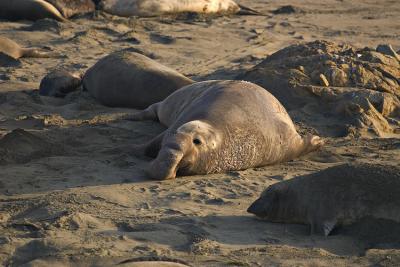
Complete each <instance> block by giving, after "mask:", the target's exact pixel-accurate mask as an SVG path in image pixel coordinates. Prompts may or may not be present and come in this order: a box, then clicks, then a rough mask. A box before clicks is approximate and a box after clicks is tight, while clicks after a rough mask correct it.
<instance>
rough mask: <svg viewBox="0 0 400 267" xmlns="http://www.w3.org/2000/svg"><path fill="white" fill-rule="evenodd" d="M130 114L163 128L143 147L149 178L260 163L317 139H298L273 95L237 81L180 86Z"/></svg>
mask: <svg viewBox="0 0 400 267" xmlns="http://www.w3.org/2000/svg"><path fill="white" fill-rule="evenodd" d="M131 119H133V120H143V119H153V120H159V121H160V122H161V123H162V124H164V125H165V126H167V127H169V128H168V129H167V130H166V131H165V132H164V133H162V134H161V135H159V136H158V137H156V138H155V139H154V140H152V141H151V142H150V143H149V144H147V145H146V146H145V153H146V154H147V155H150V156H151V155H153V156H155V155H157V158H156V159H155V160H154V161H153V162H152V163H151V164H150V167H149V168H148V174H149V176H151V177H152V178H155V179H170V178H175V176H176V174H177V173H178V174H179V175H194V174H207V173H218V172H225V171H231V170H243V169H247V168H251V167H257V166H265V165H268V164H274V163H278V162H283V161H287V160H290V159H293V158H295V157H298V156H300V155H302V154H305V153H307V152H310V151H313V150H315V149H317V148H319V147H320V146H321V145H322V143H323V142H322V140H321V139H320V138H319V137H317V136H307V137H306V138H302V137H301V136H300V135H299V134H298V133H297V132H296V129H295V126H294V124H293V122H292V120H291V119H290V117H289V115H288V114H287V112H286V110H285V108H284V107H283V106H282V105H281V104H280V103H279V101H278V100H277V99H276V98H275V97H274V96H272V95H271V94H270V93H269V92H267V91H266V90H265V89H263V88H261V87H259V86H257V85H255V84H252V83H249V82H243V81H206V82H199V83H195V84H192V85H189V86H185V87H183V88H181V89H179V90H178V91H176V92H175V93H173V94H172V95H170V96H169V97H167V98H166V99H165V100H164V101H162V102H160V103H156V104H154V105H152V106H150V107H149V108H147V109H146V110H144V111H142V112H140V113H137V114H134V115H133V116H132V117H131Z"/></svg>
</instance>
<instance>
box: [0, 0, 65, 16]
mask: <svg viewBox="0 0 400 267" xmlns="http://www.w3.org/2000/svg"><path fill="white" fill-rule="evenodd" d="M44 18H51V19H55V20H58V21H65V20H66V19H65V18H64V17H63V15H62V14H61V13H60V11H59V10H58V9H57V8H55V7H54V6H53V5H52V4H50V3H48V2H46V1H44V0H1V1H0V19H7V20H12V21H14V20H38V19H44Z"/></svg>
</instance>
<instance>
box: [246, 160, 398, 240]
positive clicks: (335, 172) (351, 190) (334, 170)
mask: <svg viewBox="0 0 400 267" xmlns="http://www.w3.org/2000/svg"><path fill="white" fill-rule="evenodd" d="M247 211H248V212H250V213H253V214H255V215H257V216H258V217H261V218H263V219H265V220H267V221H270V222H280V223H297V224H307V225H310V226H311V233H322V234H324V235H326V236H327V235H329V233H331V231H332V230H333V229H334V228H335V227H337V226H349V225H352V224H355V223H357V222H359V221H361V220H364V219H367V218H372V219H375V221H376V220H387V221H392V222H393V223H395V224H396V223H397V224H398V225H399V223H400V168H398V167H394V166H382V165H377V164H360V163H355V164H344V165H339V166H335V167H331V168H328V169H325V170H322V171H319V172H316V173H313V174H310V175H306V176H302V177H297V178H293V179H290V180H287V181H284V182H280V183H276V184H274V185H272V186H270V187H268V188H267V189H266V190H265V191H264V192H263V193H262V194H261V196H260V198H259V199H257V200H256V201H255V202H254V203H253V204H252V205H251V206H250V207H249V208H248V210H247ZM399 226H400V225H399ZM399 229H400V228H399Z"/></svg>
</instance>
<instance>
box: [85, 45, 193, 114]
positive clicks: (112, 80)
mask: <svg viewBox="0 0 400 267" xmlns="http://www.w3.org/2000/svg"><path fill="white" fill-rule="evenodd" d="M191 83H193V81H192V80H191V79H189V78H187V77H185V76H184V75H182V74H180V73H179V72H177V71H175V70H173V69H171V68H168V67H166V66H164V65H162V64H160V63H158V62H156V61H154V60H152V59H150V58H148V57H146V56H144V55H141V54H139V53H136V52H131V51H129V50H123V51H119V52H115V53H112V54H110V55H108V56H106V57H104V58H102V59H101V60H99V61H98V62H97V63H96V64H95V65H94V66H93V67H91V68H90V69H89V70H88V71H87V72H86V74H85V75H84V78H83V87H84V89H85V90H87V91H88V92H89V93H90V94H91V95H92V96H93V97H94V98H95V99H97V100H98V101H99V102H100V103H101V104H103V105H106V106H111V107H129V108H136V109H144V108H147V107H148V106H149V105H151V104H154V103H157V102H159V101H162V100H164V99H165V98H166V97H167V96H169V95H170V94H171V93H173V92H174V91H176V90H178V89H179V88H181V87H183V86H185V85H188V84H191Z"/></svg>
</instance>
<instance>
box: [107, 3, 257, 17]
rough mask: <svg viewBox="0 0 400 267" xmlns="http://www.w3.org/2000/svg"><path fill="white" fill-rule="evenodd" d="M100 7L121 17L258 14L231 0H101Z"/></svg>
mask: <svg viewBox="0 0 400 267" xmlns="http://www.w3.org/2000/svg"><path fill="white" fill-rule="evenodd" d="M100 7H101V9H103V10H104V11H105V12H107V13H110V14H113V15H117V16H122V17H130V16H139V17H153V16H159V15H163V14H176V13H183V12H193V13H205V14H212V13H223V14H236V13H239V14H243V15H257V14H259V13H258V12H257V11H255V10H252V9H250V8H248V7H245V6H241V5H238V4H237V3H235V2H234V1H233V0H102V1H101V3H100Z"/></svg>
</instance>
